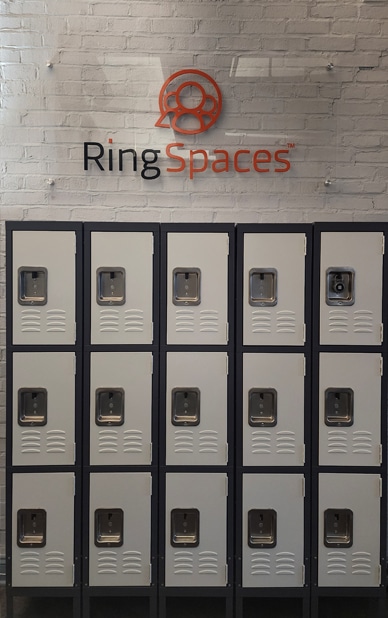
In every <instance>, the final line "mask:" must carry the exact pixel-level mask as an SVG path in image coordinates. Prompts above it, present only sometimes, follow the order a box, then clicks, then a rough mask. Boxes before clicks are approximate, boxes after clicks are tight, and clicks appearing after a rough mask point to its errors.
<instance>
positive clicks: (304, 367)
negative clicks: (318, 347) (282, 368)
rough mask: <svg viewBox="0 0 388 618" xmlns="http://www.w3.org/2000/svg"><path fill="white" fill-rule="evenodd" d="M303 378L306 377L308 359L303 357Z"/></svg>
mask: <svg viewBox="0 0 388 618" xmlns="http://www.w3.org/2000/svg"><path fill="white" fill-rule="evenodd" d="M303 376H304V377H306V357H305V356H304V357H303Z"/></svg>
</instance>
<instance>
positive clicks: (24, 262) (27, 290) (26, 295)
mask: <svg viewBox="0 0 388 618" xmlns="http://www.w3.org/2000/svg"><path fill="white" fill-rule="evenodd" d="M12 238H13V256H12V257H13V274H12V285H13V343H14V344H15V345H19V344H20V345H30V344H32V345H51V344H52V345H60V344H67V345H71V344H74V342H75V337H76V332H75V257H76V256H75V252H76V237H75V232H71V231H64V232H57V231H37V230H34V231H27V230H23V231H14V232H13V234H12Z"/></svg>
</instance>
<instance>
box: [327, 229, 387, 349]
mask: <svg viewBox="0 0 388 618" xmlns="http://www.w3.org/2000/svg"><path fill="white" fill-rule="evenodd" d="M321 243H322V244H321V286H320V298H321V302H320V308H321V325H320V343H321V344H324V345H380V344H381V341H382V313H381V312H382V271H383V253H384V235H383V234H382V233H381V232H323V233H322V235H321ZM336 278H337V279H336ZM338 286H339V287H338Z"/></svg>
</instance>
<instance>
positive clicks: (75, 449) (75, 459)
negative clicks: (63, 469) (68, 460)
mask: <svg viewBox="0 0 388 618" xmlns="http://www.w3.org/2000/svg"><path fill="white" fill-rule="evenodd" d="M73 458H74V459H73V461H74V463H76V461H77V445H76V443H75V442H74V444H73Z"/></svg>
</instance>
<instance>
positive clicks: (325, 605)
mask: <svg viewBox="0 0 388 618" xmlns="http://www.w3.org/2000/svg"><path fill="white" fill-rule="evenodd" d="M223 603H224V602H223V601H222V600H220V599H207V600H206V599H195V598H194V599H169V600H168V605H167V618H224V605H223ZM319 608H320V611H319V618H374V617H375V616H377V603H376V601H374V600H368V599H358V598H346V599H345V598H342V599H330V600H328V599H321V600H320V605H319ZM385 615H386V616H388V603H386V613H385ZM301 616H302V606H301V601H300V600H299V599H246V601H245V602H244V618H301ZM0 618H11V617H10V616H7V613H6V609H5V590H4V587H0ZM13 618H72V602H71V600H70V599H61V600H58V599H50V598H43V599H41V598H15V599H14V616H13ZM90 618H148V601H147V600H146V599H132V598H129V599H128V598H119V599H117V598H114V599H111V598H95V599H92V603H91V611H90Z"/></svg>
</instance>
